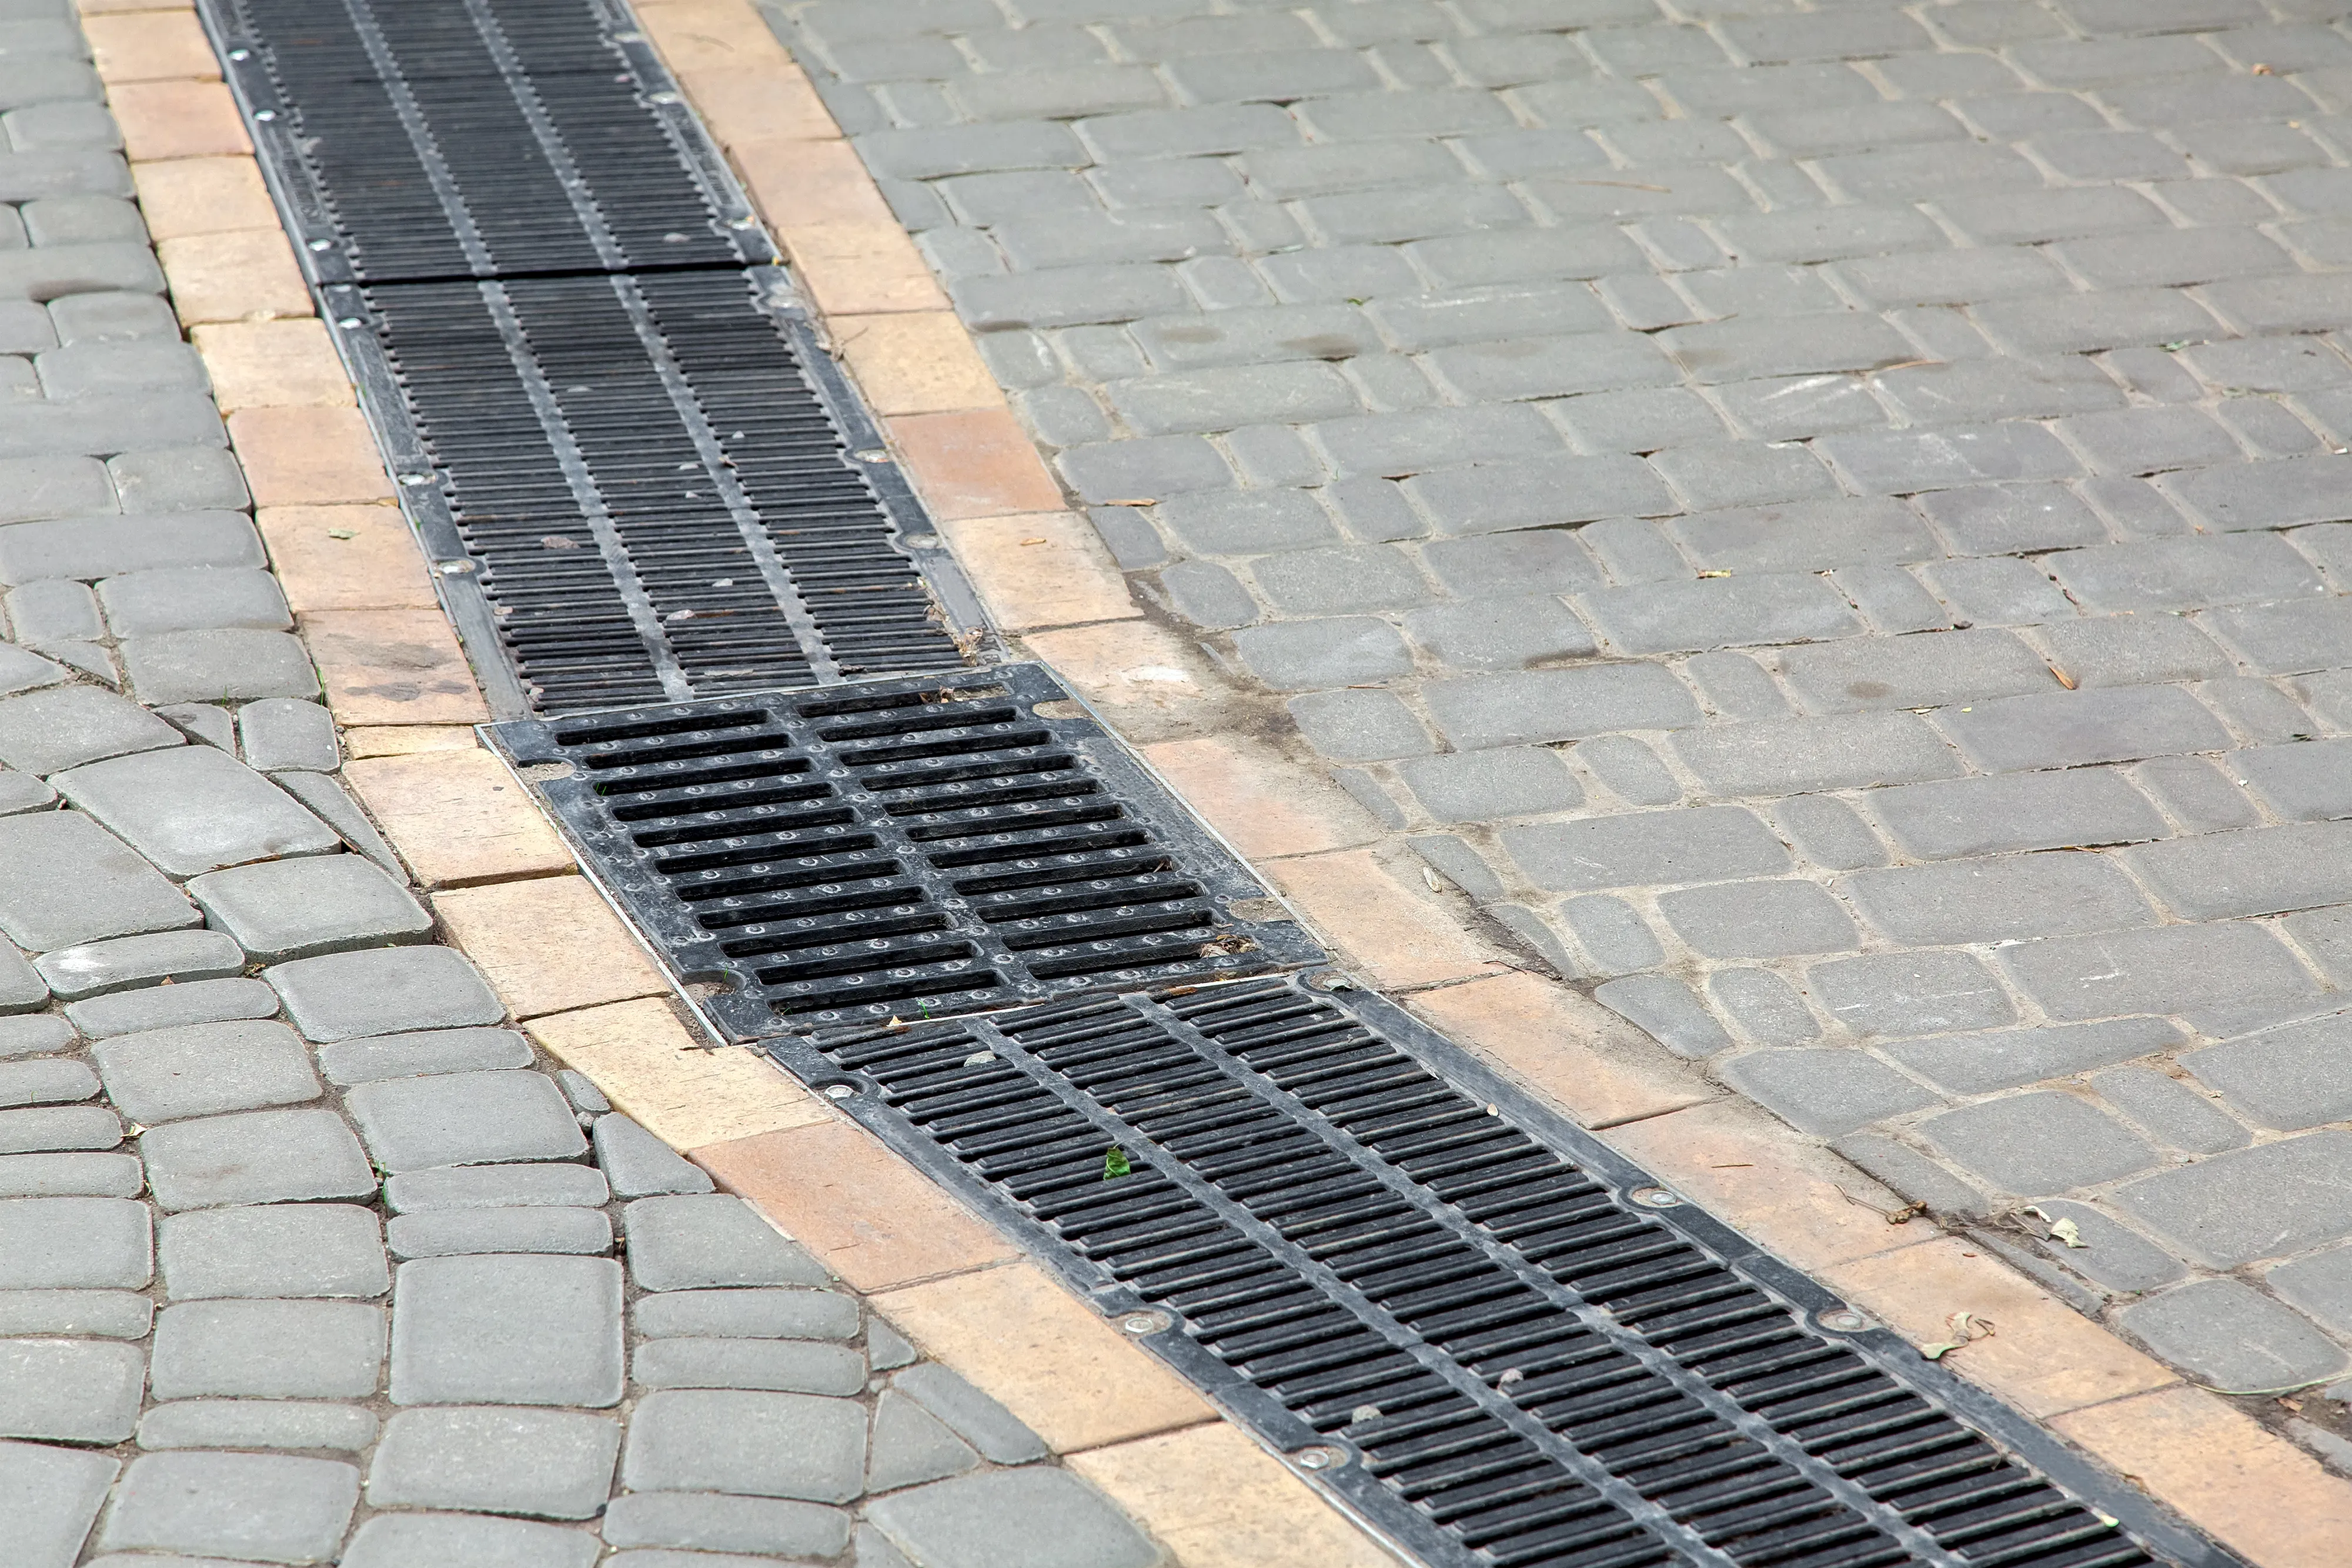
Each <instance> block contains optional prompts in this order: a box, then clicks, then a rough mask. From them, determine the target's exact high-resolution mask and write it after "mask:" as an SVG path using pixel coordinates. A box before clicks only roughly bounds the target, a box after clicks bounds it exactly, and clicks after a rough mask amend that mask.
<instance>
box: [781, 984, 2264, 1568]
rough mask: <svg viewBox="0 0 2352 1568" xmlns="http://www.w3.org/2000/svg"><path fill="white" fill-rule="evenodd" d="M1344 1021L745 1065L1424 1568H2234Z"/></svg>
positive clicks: (1036, 1038)
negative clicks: (1144, 1353) (865, 1133)
mask: <svg viewBox="0 0 2352 1568" xmlns="http://www.w3.org/2000/svg"><path fill="white" fill-rule="evenodd" d="M1345 986H1346V982H1345V981H1344V980H1342V979H1340V978H1339V977H1336V976H1333V975H1331V974H1330V973H1329V972H1328V971H1319V972H1317V973H1314V974H1309V975H1299V974H1293V975H1286V976H1276V977H1264V978H1259V979H1243V980H1231V981H1223V982H1217V983H1213V984H1209V985H1203V986H1178V987H1173V988H1160V989H1157V990H1154V991H1150V992H1148V993H1139V994H1129V995H1122V996H1115V997H1113V996H1089V997H1084V998H1073V999H1068V1000H1064V1001H1058V1002H1052V1003H1047V1004H1044V1005H1040V1006H1034V1007H1030V1008H1025V1009H1016V1010H1013V1011H1004V1012H993V1013H989V1014H986V1015H983V1016H980V1017H975V1018H970V1019H960V1020H954V1021H951V1022H948V1023H941V1024H929V1025H918V1026H913V1027H904V1026H902V1027H899V1028H897V1029H891V1030H879V1031H876V1030H867V1031H863V1032H859V1033H856V1034H849V1035H841V1034H834V1035H830V1036H827V1035H818V1036H814V1037H799V1038H792V1039H784V1040H771V1041H767V1042H764V1044H763V1049H765V1050H766V1051H768V1052H769V1053H770V1054H771V1055H772V1056H773V1057H774V1059H775V1060H776V1061H778V1062H779V1063H781V1064H782V1066H784V1067H785V1068H786V1069H788V1070H789V1071H792V1072H793V1073H794V1074H796V1075H797V1076H799V1077H800V1078H802V1079H803V1081H805V1082H808V1083H810V1084H811V1085H812V1086H814V1087H815V1088H816V1089H818V1090H819V1091H820V1092H824V1093H826V1094H828V1095H830V1096H832V1097H833V1098H834V1100H835V1103H837V1104H839V1105H840V1106H841V1107H842V1108H843V1109H844V1110H845V1111H846V1112H847V1113H849V1114H851V1115H852V1116H853V1117H855V1118H856V1120H858V1121H859V1122H860V1123H862V1124H865V1125H866V1127H868V1128H869V1129H871V1130H872V1131H874V1132H875V1133H877V1134H879V1135H880V1136H881V1137H882V1138H883V1139H884V1140H885V1141H886V1142H887V1143H888V1144H890V1145H892V1146H893V1147H895V1148H896V1149H898V1151H899V1152H900V1153H902V1154H903V1155H907V1156H908V1158H910V1159H911V1160H913V1161H914V1162H915V1163H917V1164H918V1165H919V1166H922V1167H924V1168H925V1169H926V1170H928V1171H929V1172H930V1173H931V1174H932V1175H933V1176H936V1177H937V1178H938V1179H940V1181H941V1182H942V1183H944V1184H945V1185H947V1186H950V1187H951V1188H952V1189H955V1190H957V1191H959V1192H960V1193H961V1195H962V1196H964V1197H966V1199H967V1200H968V1201H970V1202H971V1203H972V1204H973V1205H974V1206H975V1207H978V1208H979V1209H980V1210H981V1211H982V1212H983V1213H986V1214H988V1215H990V1216H991V1217H992V1218H994V1219H995V1221H996V1222H997V1223H998V1224H999V1225H1001V1226H1003V1228H1006V1229H1007V1230H1009V1231H1011V1232H1013V1234H1014V1235H1016V1236H1018V1237H1020V1238H1021V1239H1024V1241H1025V1242H1026V1243H1027V1244H1028V1246H1029V1247H1030V1249H1032V1250H1033V1251H1034V1253H1035V1254H1036V1256H1037V1257H1039V1258H1040V1259H1041V1260H1043V1261H1045V1263H1046V1264H1048V1265H1049V1266H1050V1267H1052V1268H1053V1269H1055V1270H1057V1271H1058V1272H1059V1273H1060V1275H1061V1276H1062V1277H1063V1278H1064V1280H1065V1281H1067V1282H1068V1283H1069V1284H1070V1285H1071V1286H1072V1287H1074V1288H1075V1289H1076V1290H1077V1291H1080V1292H1081V1293H1083V1294H1086V1295H1088V1296H1090V1297H1091V1298H1092V1299H1093V1300H1094V1301H1095V1302H1096V1303H1097V1306H1098V1307H1099V1308H1100V1309H1101V1310H1102V1311H1103V1312H1104V1313H1105V1314H1106V1315H1108V1316H1109V1317H1110V1318H1111V1319H1112V1320H1113V1321H1115V1322H1119V1323H1120V1324H1122V1326H1124V1327H1126V1328H1127V1329H1128V1331H1129V1333H1134V1334H1136V1335H1137V1337H1138V1338H1139V1342H1140V1343H1143V1344H1145V1345H1147V1346H1149V1347H1150V1348H1151V1349H1152V1350H1154V1351H1155V1352H1157V1353H1158V1354H1160V1357H1161V1358H1162V1359H1163V1360H1165V1361H1166V1362H1167V1363H1168V1364H1170V1365H1171V1366H1172V1367H1173V1368H1175V1369H1176V1370H1177V1371H1179V1372H1180V1373H1181V1374H1183V1375H1186V1376H1187V1377H1189V1378H1190V1379H1192V1381H1193V1382H1194V1383H1195V1384H1196V1385H1199V1386H1200V1387H1202V1389H1203V1390H1204V1391H1206V1392H1207V1393H1208V1394H1209V1395H1210V1396H1212V1397H1213V1398H1215V1399H1216V1400H1217V1401H1218V1402H1219V1403H1220V1404H1221V1405H1223V1407H1224V1408H1225V1409H1226V1410H1227V1411H1228V1412H1229V1413H1231V1414H1232V1415H1233V1416H1234V1417H1235V1418H1236V1419H1238V1420H1240V1421H1242V1422H1243V1423H1244V1424H1245V1425H1247V1426H1249V1427H1252V1428H1254V1429H1255V1431H1256V1432H1257V1433H1258V1434H1259V1435H1260V1436H1261V1437H1263V1438H1265V1440H1266V1441H1267V1442H1269V1443H1270V1444H1271V1445H1273V1446H1274V1447H1275V1448H1277V1449H1279V1450H1281V1451H1283V1452H1285V1453H1286V1454H1288V1455H1289V1456H1290V1458H1291V1462H1292V1463H1293V1464H1294V1465H1295V1466H1296V1467H1297V1469H1300V1470H1301V1471H1302V1472H1304V1473H1306V1474H1307V1475H1308V1476H1309V1477H1310V1478H1311V1479H1313V1480H1314V1481H1315V1482H1316V1483H1317V1484H1318V1485H1320V1486H1321V1487H1323V1488H1325V1489H1327V1490H1328V1494H1329V1495H1330V1496H1331V1497H1332V1498H1333V1499H1334V1500H1337V1501H1339V1503H1340V1504H1342V1505H1343V1506H1344V1507H1346V1508H1348V1509H1349V1510H1350V1511H1353V1512H1354V1513H1355V1514H1356V1515H1357V1516H1358V1517H1360V1519H1362V1520H1364V1521H1367V1522H1368V1523H1369V1524H1370V1525H1371V1526H1372V1527H1373V1528H1375V1529H1376V1530H1378V1531H1381V1532H1383V1533H1385V1534H1386V1535H1388V1536H1389V1537H1390V1538H1391V1540H1392V1541H1393V1542H1396V1543H1397V1544H1399V1545H1401V1546H1402V1547H1403V1548H1404V1549H1405V1550H1406V1551H1408V1552H1411V1553H1412V1555H1413V1556H1414V1557H1416V1558H1417V1559H1419V1560H1420V1561H1421V1562H1423V1563H1428V1564H1432V1565H1433V1568H1436V1565H1444V1568H1472V1565H1488V1564H1491V1565H1501V1568H1538V1565H1542V1568H1664V1565H1666V1564H1682V1565H1689V1568H1894V1565H1897V1564H1919V1565H1924V1568H2147V1565H2151V1564H2156V1563H2174V1564H2179V1565H2182V1568H2223V1565H2225V1564H2236V1563H2238V1559H2236V1558H2235V1557H2233V1556H2231V1555H2230V1554H2229V1553H2227V1552H2223V1551H2221V1549H2219V1548H2217V1547H2215V1546H2212V1545H2211V1544H2210V1543H2208V1542H2204V1541H2202V1540H2200V1538H2198V1537H2197V1536H2196V1535H2195V1534H2194V1533H2193V1532H2191V1531H2188V1530H2187V1529H2185V1528H2184V1527H2182V1526H2180V1525H2179V1523H2178V1522H2177V1521H2173V1520H2172V1519H2170V1518H2169V1517H2168V1515H2166V1514H2164V1513H2163V1512H2161V1511H2159V1510H2158V1509H2157V1508H2156V1507H2155V1506H2153V1505H2152V1504H2151V1503H2149V1501H2148V1500H2147V1499H2146V1498H2145V1497H2143V1496H2141V1495H2140V1494H2138V1493H2137V1492H2136V1491H2132V1490H2129V1489H2127V1488H2126V1487H2123V1486H2120V1485H2118V1484H2117V1483H2116V1482H2115V1481H2114V1480H2113V1479H2109V1478H2107V1477H2105V1476H2103V1475H2101V1474H2100V1473H2098V1472H2097V1471H2096V1470H2095V1469H2093V1468H2092V1467H2090V1466H2089V1465H2087V1464H2085V1463H2084V1462H2083V1461H2082V1460H2081V1459H2080V1458H2078V1457H2077V1456H2075V1455H2074V1454H2073V1453H2072V1452H2071V1451H2070V1450H2068V1449H2067V1448H2065V1447H2064V1446H2063V1445H2062V1444H2061V1443H2059V1442H2058V1441H2057V1440H2056V1439H2054V1438H2053V1437H2050V1436H2049V1435H2047V1434H2046V1433H2043V1432H2042V1431H2040V1430H2039V1429H2037V1428H2035V1427H2032V1426H2031V1425H2030V1424H2028V1423H2026V1422H2024V1421H2022V1420H2021V1419H2020V1418H2019V1417H2018V1416H2016V1415H2014V1414H2013V1413H2012V1412H2011V1411H2009V1410H2007V1409H2006V1408H2005V1407H2003V1406H2000V1405H1999V1404H1998V1403H1997V1402H1995V1401H1993V1400H1991V1399H1990V1398H1989V1397H1987V1396H1984V1395H1983V1394H1981V1393H1980V1392H1979V1391H1976V1390H1974V1389H1971V1388H1970V1387H1969V1386H1968V1385H1965V1384H1963V1383H1961V1382H1960V1381H1959V1380H1958V1379H1957V1378H1955V1377H1953V1376H1952V1375H1949V1374H1948V1373H1946V1372H1944V1371H1943V1370H1942V1369H1941V1368H1940V1367H1937V1366H1935V1365H1933V1364H1929V1363H1927V1362H1926V1361H1924V1360H1923V1359H1922V1358H1921V1357H1920V1355H1919V1354H1918V1352H1917V1351H1916V1350H1915V1349H1913V1348H1912V1347H1911V1346H1909V1345H1907V1344H1906V1343H1903V1342H1902V1341H1901V1340H1899V1339H1897V1338H1895V1336H1894V1335H1893V1334H1891V1333H1887V1332H1885V1331H1884V1330H1880V1329H1876V1328H1874V1327H1872V1326H1870V1325H1869V1324H1868V1323H1867V1322H1865V1321H1864V1319H1862V1318H1861V1317H1860V1316H1859V1315H1858V1314H1856V1313H1853V1312H1852V1311H1851V1309H1848V1308H1845V1307H1844V1306H1843V1303H1840V1302H1838V1301H1835V1300H1834V1299H1833V1298H1832V1297H1830V1296H1829V1295H1828V1294H1826V1293H1825V1292H1824V1291H1822V1290H1821V1288H1820V1287H1818V1286H1817V1285H1815V1284H1813V1283H1812V1282H1811V1281H1808V1280H1806V1279H1804V1278H1803V1277H1802V1276H1801V1275H1799V1274H1797V1273H1796V1272H1794V1271H1793V1270H1790V1269H1788V1268H1787V1267H1785V1266H1784V1265H1782V1264H1780V1263H1779V1262H1777V1261H1776V1260H1773V1259H1771V1258H1769V1256H1766V1255H1764V1254H1762V1253H1759V1251H1757V1250H1756V1249H1755V1248H1754V1247H1753V1246H1752V1245H1751V1244H1749V1243H1748V1242H1747V1241H1746V1240H1745V1239H1742V1238H1741V1237H1739V1236H1738V1234H1737V1233H1735V1232H1733V1231H1731V1230H1729V1229H1728V1228H1726V1227H1724V1226H1722V1225H1720V1224H1717V1223H1716V1222H1715V1221H1713V1220H1712V1219H1710V1218H1707V1217H1706V1216H1705V1215H1704V1214H1702V1213H1700V1212H1698V1211H1697V1210H1696V1209H1694V1208H1692V1207H1688V1206H1686V1205H1683V1204H1681V1203H1680V1202H1679V1201H1678V1200H1677V1199H1676V1198H1675V1197H1674V1195H1673V1194H1671V1193H1669V1192H1666V1191H1664V1189H1662V1188H1660V1187H1658V1186H1655V1185H1654V1183H1652V1182H1651V1181H1650V1180H1649V1179H1648V1178H1647V1177H1646V1176H1643V1173H1642V1172H1640V1171H1639V1170H1637V1169H1635V1168H1633V1166H1629V1165H1628V1164H1626V1163H1625V1162H1624V1161H1623V1160H1622V1159H1621V1158H1619V1157H1618V1156H1617V1155H1614V1154H1613V1153H1612V1151H1610V1150H1609V1149H1607V1148H1606V1147H1604V1146H1602V1145H1600V1144H1599V1143H1597V1142H1596V1141H1594V1140H1593V1139H1591V1137H1590V1136H1588V1135H1587V1134H1583V1133H1582V1132H1581V1131H1580V1129H1577V1128H1576V1127H1574V1126H1572V1125H1570V1124H1568V1123H1566V1122H1563V1121H1561V1120H1560V1119H1559V1118H1557V1117H1556V1116H1553V1115H1551V1114H1549V1113H1547V1112H1546V1111H1544V1110H1543V1109H1542V1108H1541V1107H1540V1106H1538V1105H1537V1104H1536V1103H1533V1102H1532V1101H1530V1100H1528V1098H1526V1097H1525V1096H1522V1095H1521V1094H1519V1093H1518V1092H1517V1091H1515V1090H1514V1089H1513V1088H1512V1087H1511V1086H1510V1085H1509V1084H1507V1082H1504V1081H1503V1080H1501V1079H1500V1078H1498V1077H1496V1075H1495V1074H1493V1073H1491V1072H1489V1071H1486V1069H1485V1068H1484V1067H1482V1066H1481V1065H1480V1064H1479V1063H1478V1062H1476V1061H1475V1060H1474V1059H1472V1058H1470V1057H1469V1056H1467V1055H1466V1054H1465V1053H1463V1052H1462V1051H1458V1050H1457V1049H1455V1048H1454V1046H1452V1045H1451V1044H1450V1043H1449V1042H1447V1041H1446V1040H1444V1039H1442V1038H1440V1037H1439V1036H1437V1035H1435V1034H1433V1033H1432V1032H1431V1031H1430V1030H1427V1029H1425V1028H1423V1026H1422V1025H1420V1024H1419V1023H1418V1022H1416V1021H1415V1020H1414V1019H1412V1018H1411V1017H1410V1016H1409V1015H1407V1014H1405V1013H1404V1012H1403V1011H1402V1010H1401V1009H1398V1008H1396V1007H1395V1006H1393V1005H1391V1004H1390V1003H1388V1002H1386V1001H1384V1000H1381V999H1380V998H1374V997H1370V996H1368V995H1366V994H1364V993H1361V992H1358V991H1352V990H1348V989H1346V988H1345ZM1335 987H1336V988H1338V989H1336V990H1335V989H1333V988H1335Z"/></svg>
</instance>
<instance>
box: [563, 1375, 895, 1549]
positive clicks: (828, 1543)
mask: <svg viewBox="0 0 2352 1568" xmlns="http://www.w3.org/2000/svg"><path fill="white" fill-rule="evenodd" d="M885 1397H886V1398H887V1396H885ZM602 1533H603V1535H604V1541H605V1543H606V1544H608V1545H611V1546H656V1547H675V1548H679V1549H681V1550H683V1551H688V1552H775V1553H779V1554H784V1555H790V1556H794V1557H834V1556H838V1555H839V1554H840V1553H841V1552H842V1550H843V1549H844V1548H845V1547H846V1546H847V1545H848V1544H849V1515H847V1514H846V1513H845V1512H843V1511H840V1510H838V1509H832V1508H824V1507H821V1506H819V1505H817V1504H815V1503H806V1502H787V1501H784V1500H780V1499H773V1498H749V1497H723V1496H720V1495H719V1494H718V1493H716V1492H631V1493H629V1494H628V1495H626V1496H625V1497H616V1498H614V1500H613V1504H612V1507H611V1508H609V1509H607V1510H606V1511H605V1513H604V1530H603V1531H602ZM616 1561H617V1559H616ZM686 1561H687V1562H688V1563H689V1564H692V1565H695V1568H699V1565H700V1564H703V1563H708V1562H709V1559H707V1558H702V1557H690V1558H688V1559H687V1560H686ZM859 1561H860V1562H861V1563H865V1562H866V1558H865V1556H864V1554H863V1549H861V1551H860V1556H859ZM869 1568H870V1564H869Z"/></svg>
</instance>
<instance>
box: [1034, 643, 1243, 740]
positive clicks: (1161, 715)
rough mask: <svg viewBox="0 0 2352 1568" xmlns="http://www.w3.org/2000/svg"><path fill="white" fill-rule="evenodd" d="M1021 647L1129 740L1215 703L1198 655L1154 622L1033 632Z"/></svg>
mask: <svg viewBox="0 0 2352 1568" xmlns="http://www.w3.org/2000/svg"><path fill="white" fill-rule="evenodd" d="M1021 645H1022V650H1023V652H1024V653H1029V654H1031V655H1033V656H1034V657H1036V658H1040V659H1043V660H1045V662H1046V663H1047V664H1051V665H1052V666H1053V667H1054V673H1055V674H1056V675H1059V676H1060V677H1061V678H1062V679H1063V681H1064V682H1066V684H1067V685H1069V687H1070V688H1071V689H1072V690H1074V691H1076V693H1078V695H1081V696H1083V697H1085V698H1086V699H1087V702H1089V703H1091V704H1092V705H1094V707H1095V709H1096V710H1097V712H1099V713H1100V714H1101V715H1102V716H1104V717H1105V718H1107V719H1108V720H1109V721H1110V723H1111V724H1112V725H1113V727H1117V728H1118V730H1119V731H1120V732H1121V733H1122V734H1124V735H1126V736H1128V737H1130V738H1131V739H1133V738H1148V734H1147V735H1146V736H1138V734H1137V731H1138V730H1139V729H1140V730H1143V731H1146V732H1148V731H1150V730H1153V729H1161V728H1165V727H1167V725H1168V724H1169V723H1170V722H1171V721H1174V722H1177V723H1181V722H1182V721H1183V720H1184V719H1185V718H1187V717H1189V716H1195V715H1197V714H1198V713H1200V712H1201V711H1202V710H1201V707H1200V706H1199V705H1201V704H1202V703H1204V702H1206V701H1207V700H1209V697H1210V694H1211V690H1212V688H1211V687H1210V685H1208V684H1207V683H1206V681H1205V679H1204V672H1203V670H1202V661H1201V657H1200V653H1199V650H1198V649H1196V648H1195V647H1194V646H1193V645H1192V643H1187V642H1185V641H1184V640H1183V639H1182V638H1181V637H1179V636H1177V635H1176V634H1175V633H1174V632H1171V631H1169V630H1168V629H1167V628H1166V627H1164V626H1154V625H1152V624H1151V623H1150V622H1144V621H1119V622H1102V623H1098V624H1096V625H1091V626H1072V627H1067V628H1064V629H1062V630H1058V631H1049V632H1028V633H1025V634H1024V636H1023V637H1022V639H1021Z"/></svg>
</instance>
